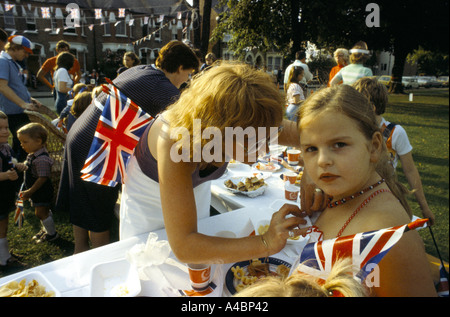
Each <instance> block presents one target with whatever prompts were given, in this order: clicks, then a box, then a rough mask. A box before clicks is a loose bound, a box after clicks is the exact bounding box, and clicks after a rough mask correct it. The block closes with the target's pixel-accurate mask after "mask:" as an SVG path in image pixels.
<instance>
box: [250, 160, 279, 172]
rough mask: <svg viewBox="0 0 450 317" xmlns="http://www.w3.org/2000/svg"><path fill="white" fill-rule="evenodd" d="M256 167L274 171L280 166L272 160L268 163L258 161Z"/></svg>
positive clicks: (261, 169)
mask: <svg viewBox="0 0 450 317" xmlns="http://www.w3.org/2000/svg"><path fill="white" fill-rule="evenodd" d="M255 168H256V169H257V170H260V171H274V170H276V169H277V168H278V166H277V165H274V164H273V163H272V162H269V163H267V164H266V163H261V162H258V163H256V164H255Z"/></svg>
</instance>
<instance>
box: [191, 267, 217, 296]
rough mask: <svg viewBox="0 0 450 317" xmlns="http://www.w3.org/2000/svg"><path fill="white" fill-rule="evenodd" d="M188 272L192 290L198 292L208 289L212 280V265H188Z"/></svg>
mask: <svg viewBox="0 0 450 317" xmlns="http://www.w3.org/2000/svg"><path fill="white" fill-rule="evenodd" d="M188 271H189V280H190V281H191V286H192V289H194V290H196V291H204V290H205V289H207V288H208V286H209V282H210V280H211V265H209V264H188Z"/></svg>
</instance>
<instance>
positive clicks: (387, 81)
mask: <svg viewBox="0 0 450 317" xmlns="http://www.w3.org/2000/svg"><path fill="white" fill-rule="evenodd" d="M378 82H379V83H380V84H383V85H385V86H386V87H387V86H389V84H390V82H391V76H388V75H383V76H380V77H378Z"/></svg>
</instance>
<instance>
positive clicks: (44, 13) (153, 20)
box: [0, 3, 198, 45]
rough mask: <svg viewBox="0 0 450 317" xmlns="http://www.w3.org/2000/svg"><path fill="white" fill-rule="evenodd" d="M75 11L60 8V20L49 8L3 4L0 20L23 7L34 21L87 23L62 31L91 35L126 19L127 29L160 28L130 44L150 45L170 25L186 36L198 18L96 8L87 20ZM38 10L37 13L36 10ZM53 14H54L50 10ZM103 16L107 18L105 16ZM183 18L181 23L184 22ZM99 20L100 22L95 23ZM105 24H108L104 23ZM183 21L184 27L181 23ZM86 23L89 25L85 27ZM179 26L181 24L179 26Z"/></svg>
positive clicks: (24, 14)
mask: <svg viewBox="0 0 450 317" xmlns="http://www.w3.org/2000/svg"><path fill="white" fill-rule="evenodd" d="M75 6H76V7H73V8H70V7H67V8H68V9H69V10H70V12H67V11H66V10H67V8H66V9H64V8H60V9H61V11H63V12H66V13H65V14H64V16H63V17H62V16H61V17H55V13H53V14H52V12H51V11H52V10H51V9H50V7H38V6H29V5H17V4H9V3H5V4H0V16H4V17H5V18H7V17H8V15H10V14H8V12H11V13H13V12H14V10H16V8H17V7H22V11H23V10H25V11H27V12H28V13H31V14H32V19H34V20H51V19H52V18H56V19H57V20H61V19H67V17H69V19H74V21H76V20H78V19H81V20H84V21H86V22H84V23H83V24H80V23H78V24H74V25H73V26H67V25H65V26H64V27H63V29H64V30H67V29H72V28H79V27H84V26H87V27H88V29H89V30H90V31H92V30H93V29H94V27H96V26H104V25H107V24H113V25H114V26H115V27H117V26H118V25H119V24H120V23H126V19H128V26H130V27H131V26H134V25H135V24H134V23H135V21H136V20H139V19H141V24H142V25H153V26H154V27H157V26H158V24H159V28H156V30H153V31H152V32H151V33H149V34H147V35H145V36H143V37H141V38H140V39H138V40H135V41H133V42H132V44H133V45H138V44H140V43H141V42H143V41H149V40H151V38H152V37H153V36H155V35H156V34H157V33H158V32H160V31H161V30H163V29H164V28H166V27H169V26H170V25H172V26H173V27H177V28H180V26H181V28H182V29H183V33H186V32H187V29H188V27H189V25H190V24H192V23H193V22H194V21H195V20H196V19H198V15H197V13H196V10H195V9H188V10H184V11H178V12H177V14H176V17H175V18H174V17H169V18H168V17H166V16H165V15H163V14H162V15H159V16H157V17H155V16H154V15H148V14H138V15H134V14H132V13H131V12H129V13H128V16H127V11H129V9H126V8H118V9H106V10H104V9H100V8H95V9H93V10H94V16H92V17H88V16H86V15H83V17H81V13H80V11H81V12H83V9H80V8H78V6H77V5H75ZM160 7H167V6H152V8H160ZM38 9H40V12H39V10H38ZM134 9H136V10H137V9H139V8H134ZM141 9H149V8H141ZM53 11H55V10H53ZM27 12H21V13H22V16H20V15H19V14H17V13H16V12H14V15H13V17H14V19H27V20H28V19H30V15H29V14H27ZM37 12H39V13H40V16H36V15H37ZM109 12H114V13H116V18H118V19H120V20H115V21H109V17H108V15H109V14H108V13H109ZM104 13H106V16H105V14H104ZM183 16H184V19H183ZM98 20H101V21H99V22H95V21H98ZM106 20H108V21H106ZM165 20H166V21H167V22H166V23H164V21H165ZM183 20H184V24H183V22H182V21H183ZM87 21H89V22H91V21H92V23H88V22H87ZM180 23H181V24H180ZM35 30H36V31H44V32H51V31H53V32H56V33H59V32H60V30H61V29H60V28H56V29H53V28H44V29H38V28H36V29H35ZM11 35H13V34H11Z"/></svg>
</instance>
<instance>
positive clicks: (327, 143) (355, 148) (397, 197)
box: [299, 85, 436, 296]
mask: <svg viewBox="0 0 450 317" xmlns="http://www.w3.org/2000/svg"><path fill="white" fill-rule="evenodd" d="M299 130H300V143H301V150H302V153H303V160H304V163H305V170H306V171H307V172H308V174H309V176H310V177H311V179H312V180H313V182H314V183H315V184H316V186H317V187H318V188H320V189H321V190H323V191H324V192H325V194H327V195H328V196H331V199H330V201H329V204H328V205H327V207H326V208H325V210H324V211H323V212H322V213H321V214H320V216H319V217H318V219H317V221H316V223H315V226H316V227H317V228H318V230H320V231H322V233H323V239H331V238H335V237H339V236H347V235H351V234H355V233H359V232H366V231H372V230H377V229H383V228H389V227H393V226H398V225H403V224H406V223H408V222H410V220H411V211H410V209H409V207H408V205H407V203H406V200H405V199H404V191H403V190H402V187H401V185H400V184H399V183H398V182H396V180H395V179H394V178H393V176H394V173H393V170H392V166H391V165H390V164H388V163H387V160H388V154H387V151H386V146H385V143H384V141H383V137H382V135H381V133H380V130H379V128H378V125H377V122H376V119H375V113H374V111H373V107H372V105H371V104H370V103H369V102H368V100H367V98H366V97H364V96H363V95H362V94H360V93H359V92H357V91H356V90H355V89H354V88H352V87H350V86H347V85H340V86H336V87H331V88H326V89H323V90H321V91H319V92H317V93H315V94H314V95H313V96H311V97H310V98H309V99H308V100H307V101H306V102H305V103H304V104H303V105H302V107H301V108H300V112H299ZM378 267H379V273H380V283H379V287H373V288H372V289H371V291H372V293H373V294H374V295H377V296H436V292H435V290H434V286H433V282H432V278H431V274H430V270H429V265H428V261H427V258H426V254H425V251H424V246H423V242H422V240H421V238H420V236H419V235H418V233H417V232H416V231H410V232H407V233H405V234H404V235H403V237H402V238H401V240H400V241H399V242H398V243H397V244H396V245H395V246H394V247H393V248H392V249H391V250H390V252H389V253H388V254H387V255H386V256H385V257H384V258H383V260H382V261H381V262H380V263H379V266H378Z"/></svg>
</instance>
